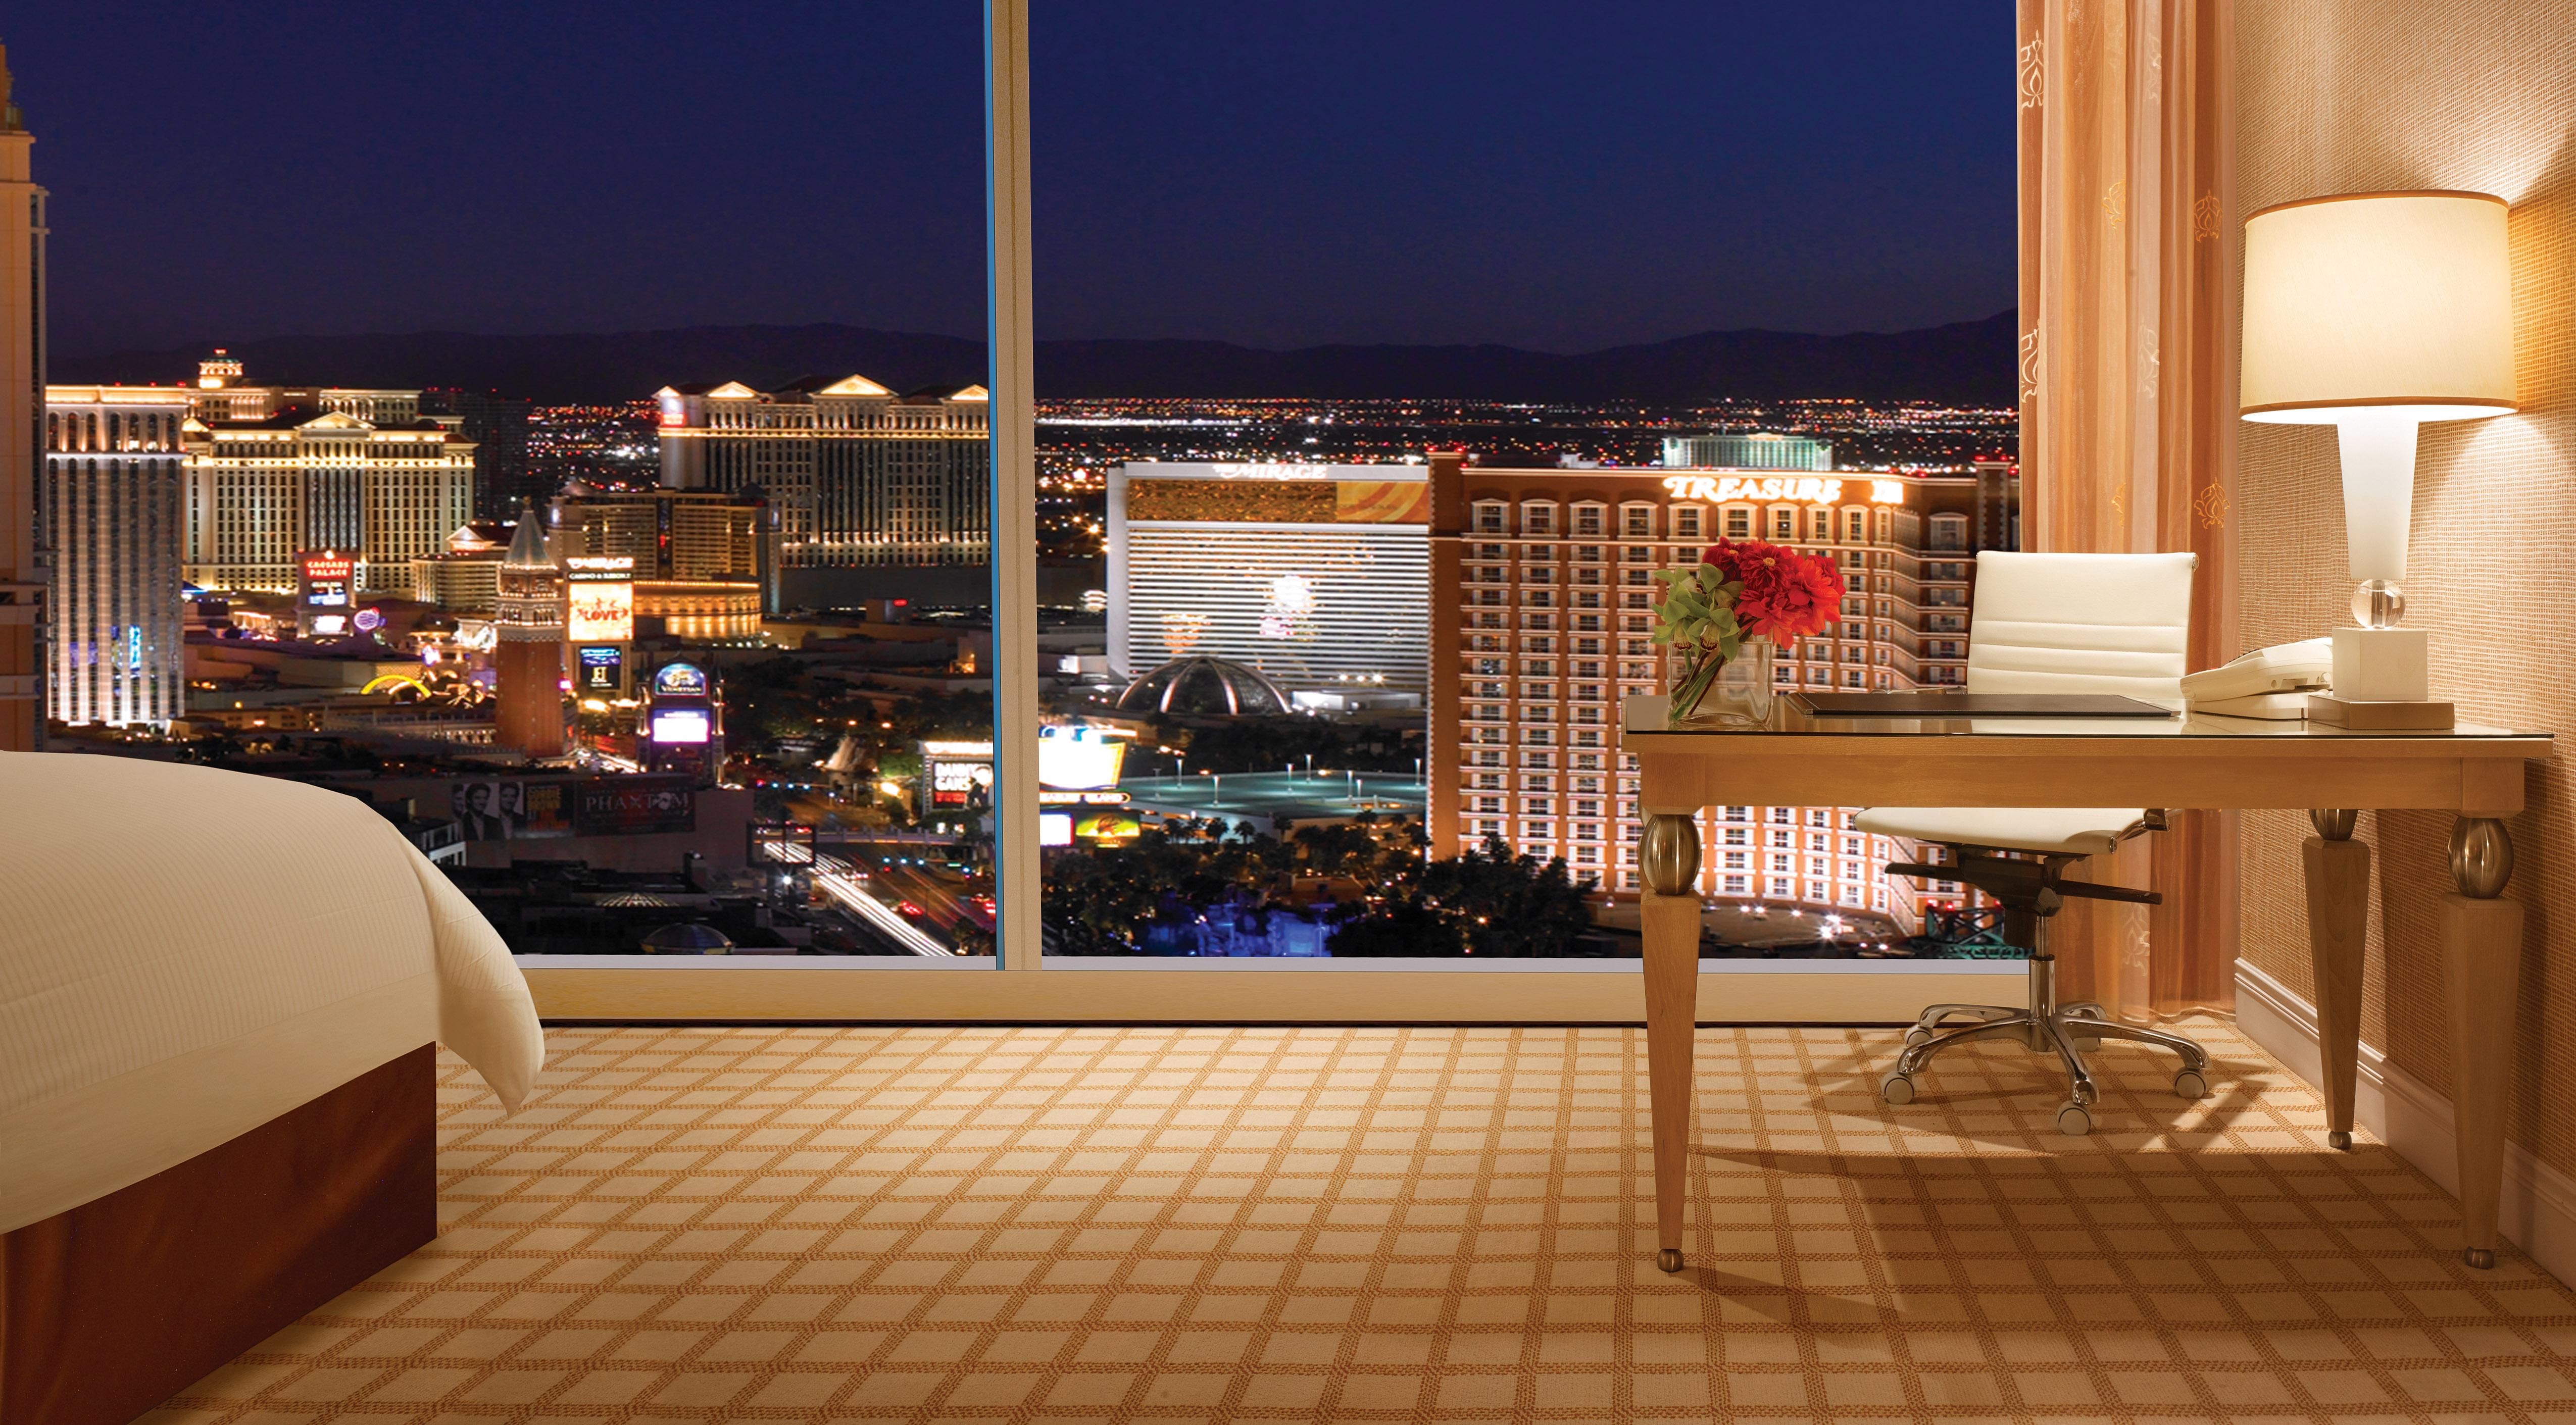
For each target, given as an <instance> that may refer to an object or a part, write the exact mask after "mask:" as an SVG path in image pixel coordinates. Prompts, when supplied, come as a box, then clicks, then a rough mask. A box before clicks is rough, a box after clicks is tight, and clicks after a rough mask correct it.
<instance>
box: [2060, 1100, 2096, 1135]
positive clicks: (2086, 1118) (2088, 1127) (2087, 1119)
mask: <svg viewBox="0 0 2576 1425" xmlns="http://www.w3.org/2000/svg"><path fill="white" fill-rule="evenodd" d="M2057 1131H2058V1132H2060V1133H2063V1134H2065V1135H2066V1136H2067V1137H2069V1138H2081V1137H2083V1136H2084V1135H2085V1134H2087V1133H2090V1132H2092V1131H2093V1115H2092V1114H2091V1113H2090V1112H2088V1111H2087V1110H2086V1109H2085V1107H2084V1105H2082V1104H2080V1103H2070V1104H2068V1105H2067V1106H2066V1107H2064V1108H2061V1109H2059V1110H2058V1111H2057Z"/></svg>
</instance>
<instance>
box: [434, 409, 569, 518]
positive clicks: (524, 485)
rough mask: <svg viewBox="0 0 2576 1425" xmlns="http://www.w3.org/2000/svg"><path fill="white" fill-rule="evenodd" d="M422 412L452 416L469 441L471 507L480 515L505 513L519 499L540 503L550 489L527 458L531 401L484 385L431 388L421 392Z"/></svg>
mask: <svg viewBox="0 0 2576 1425" xmlns="http://www.w3.org/2000/svg"><path fill="white" fill-rule="evenodd" d="M420 411H421V414H422V415H426V416H454V417H456V419H457V422H458V428H459V429H460V431H461V432H462V433H463V434H464V436H465V438H466V439H467V440H469V441H472V442H473V443H474V513H475V514H476V515H477V516H479V517H481V518H484V519H493V518H506V517H508V516H509V515H510V514H511V513H512V512H513V511H515V510H517V509H518V508H519V506H520V505H522V504H524V503H526V502H528V501H531V500H534V501H538V502H540V503H542V502H543V501H544V500H545V498H546V496H547V495H549V494H551V493H553V492H552V491H549V490H546V489H542V488H540V486H541V485H542V484H543V477H541V476H539V475H537V474H536V473H535V471H534V469H533V468H532V466H531V464H530V461H529V459H528V435H529V418H530V417H531V416H532V415H534V414H535V411H536V404H535V403H534V402H532V401H521V400H514V399H512V398H511V397H508V396H495V395H493V394H491V393H490V392H488V391H457V390H430V391H423V392H421V393H420Z"/></svg>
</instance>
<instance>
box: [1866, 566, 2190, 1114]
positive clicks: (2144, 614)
mask: <svg viewBox="0 0 2576 1425" xmlns="http://www.w3.org/2000/svg"><path fill="white" fill-rule="evenodd" d="M2199 562H2200V560H2199V556H2197V555H2192V554H2004V553H1986V554H1980V555H1978V556H1977V597H1976V604H1975V608H1974V611H1973V612H1972V613H1971V614H1970V615H1969V633H1968V685H1967V691H1969V692H1971V693H2124V694H2127V695H2128V696H2130V697H2135V698H2147V699H2164V700H2178V699H2179V698H2180V697H2181V696H2182V686H2181V684H2182V675H2183V672H2184V666H2183V665H2184V658H2185V656H2186V640H2187V639H2188V637H2189V635H2190V630H2191V575H2192V569H2193V567H2194V566H2195V565H2197V564H2198V563H2199ZM1859 827H1860V829H1861V830H1863V831H1867V832H1872V833H1875V834H1877V835H1880V836H1901V837H1905V838H1907V839H1909V840H1912V841H1915V842H1919V843H1924V844H1929V845H1937V846H1946V847H1948V848H1949V849H1950V852H1951V859H1952V861H1953V862H1954V863H1955V864H1952V865H1945V866H1932V865H1911V864H1898V865H1891V866H1889V867H1888V868H1887V869H1888V870H1890V871H1893V872H1895V873H1897V874H1899V875H1905V876H1914V877H1921V878H1930V879H1937V880H1945V881H1964V882H1966V883H1967V884H1969V885H1972V886H1975V887H1976V888H1978V889H1979V890H1982V891H1984V892H1986V893H1987V894H1988V895H1991V896H1993V897H1994V898H1995V899H1996V900H1997V901H1999V902H2001V903H2002V905H2003V912H2004V931H2005V938H2006V939H2007V940H2008V941H2010V942H2011V943H2012V944H2014V945H2018V946H2021V947H2023V948H2025V949H2027V950H2028V951H2029V952H2030V1004H2029V1006H2028V1007H2027V1008H2021V1009H2015V1008H2010V1007H2007V1006H2003V1005H1977V1004H1936V1005H1933V1006H1932V1007H1931V1008H1929V1009H1926V1010H1925V1011H1923V1017H1922V1019H1921V1020H1919V1021H1917V1022H1916V1024H1915V1026H1914V1028H1912V1029H1911V1030H1908V1031H1907V1032H1906V1035H1905V1052H1904V1054H1903V1055H1902V1056H1901V1057H1899V1058H1898V1059H1897V1061H1896V1067H1895V1069H1894V1070H1892V1071H1891V1072H1890V1073H1889V1074H1888V1076H1887V1077H1886V1078H1885V1079H1884V1080H1883V1081H1881V1082H1880V1084H1879V1092H1880V1094H1881V1095H1882V1096H1883V1097H1885V1098H1886V1100H1887V1101H1888V1102H1889V1103H1910V1102H1912V1101H1913V1099H1914V1075H1915V1074H1916V1073H1917V1072H1918V1071H1920V1070H1921V1069H1922V1068H1923V1066H1924V1065H1925V1064H1926V1063H1927V1062H1929V1061H1930V1060H1931V1058H1932V1056H1933V1055H1935V1054H1938V1053H1940V1052H1941V1051H1942V1050H1944V1049H1947V1048H1949V1047H1950V1046H1951V1045H1953V1044H1960V1043H1965V1042H1967V1041H1969V1040H1972V1039H2006V1038H2009V1039H2018V1040H2020V1041H2022V1042H2023V1043H2025V1044H2027V1045H2029V1046H2030V1048H2031V1050H2032V1052H2034V1053H2040V1054H2047V1053H2052V1052H2053V1053H2055V1054H2056V1055H2057V1056H2058V1057H2059V1059H2061V1060H2062V1061H2063V1062H2064V1063H2065V1066H2066V1073H2067V1077H2068V1078H2069V1080H2071V1083H2072V1086H2071V1091H2070V1092H2069V1094H2068V1096H2067V1102H2066V1106H2065V1107H2063V1108H2061V1109H2059V1110H2058V1111H2057V1127H2058V1129H2059V1131H2060V1132H2063V1133H2067V1134H2070V1135H2077V1136H2080V1135H2082V1134H2085V1133H2089V1132H2091V1131H2092V1129H2093V1114H2092V1108H2093V1102H2094V1097H2095V1095H2094V1089H2093V1079H2092V1076H2091V1075H2089V1074H2088V1073H2086V1072H2085V1068H2084V1054H2085V1053H2086V1052H2089V1051H2091V1050H2095V1049H2099V1048H2100V1047H2101V1041H2103V1040H2105V1039H2127V1040H2134V1041H2136V1042H2138V1043H2141V1044H2152V1045H2155V1046H2157V1047H2159V1048H2164V1049H2170V1050H2172V1051H2173V1052H2174V1053H2176V1054H2179V1055H2181V1056H2182V1069H2181V1072H2179V1073H2177V1074H2176V1075H2175V1076H2174V1092H2175V1093H2178V1094H2180V1095H2182V1096H2183V1097H2184V1098H2199V1097H2200V1096H2201V1095H2203V1094H2205V1093H2207V1092H2208V1091H2209V1083H2208V1080H2207V1078H2206V1077H2204V1075H2205V1071H2206V1070H2207V1069H2208V1067H2209V1056H2208V1055H2207V1054H2206V1053H2204V1052H2202V1050H2201V1047H2200V1046H2199V1045H2197V1044H2194V1043H2193V1042H2191V1041H2190V1040H2188V1039H2185V1038H2183V1037H2182V1036H2181V1035H2178V1034H2167V1033H2164V1032H2163V1031H2161V1030H2155V1029H2140V1028H2137V1027H2135V1026H2132V1025H2126V1024H2116V1023H2112V1022H2110V1020H2109V1018H2108V1017H2107V1016H2106V1015H2105V1014H2104V1013H2103V1010H2102V1006H2100V1005H2098V1004H2091V1003H2081V1004H2065V1005H2061V1004H2059V1003H2058V1002H2057V961H2056V958H2055V957H2054V956H2052V955H2051V954H2050V953H2049V949H2048V920H2049V917H2051V916H2053V915H2055V914H2056V913H2057V911H2058V909H2059V908H2060V907H2061V906H2062V905H2063V904H2064V903H2065V899H2066V898H2067V897H2069V896H2077V897H2083V898H2086V899H2091V900H2113V901H2126V902H2130V903H2133V904H2145V905H2153V904H2155V903H2157V901H2159V900H2160V899H2161V897H2158V896H2156V895H2153V894H2151V893H2149V892H2146V891H2135V890H2129V889H2127V888H2125V887H2120V886H2105V885H2097V884H2094V883H2093V882H2090V881H2073V880H2067V879H2065V878H2064V875H2063V873H2064V872H2065V871H2066V870H2068V869H2069V868H2071V867H2074V866H2076V865H2079V864H2081V863H2082V862H2083V861H2085V860H2086V859H2087V858H2090V857H2093V856H2098V855H2101V854H2102V853H2103V852H2106V851H2109V850H2110V849H2112V848H2113V847H2115V846H2117V845H2119V844H2120V843H2121V842H2123V841H2125V840H2127V839H2129V838H2130V837H2132V836H2138V835H2142V834H2144V833H2146V832H2149V831H2157V830H2161V829H2163V827H2164V813H2163V812H2161V811H2157V810H2153V809H2150V808H2144V807H1873V808H1871V809H1870V810H1868V811H1865V812H1862V813H1861V815H1860V819H1859ZM1952 1019H1969V1020H1974V1021H1976V1023H1974V1024H1972V1025H1969V1026H1968V1027H1966V1028H1963V1029H1953V1030H1951V1031H1949V1032H1948V1033H1943V1032H1942V1030H1941V1026H1942V1024H1943V1023H1944V1022H1945V1021H1948V1020H1952Z"/></svg>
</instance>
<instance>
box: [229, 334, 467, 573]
mask: <svg viewBox="0 0 2576 1425" xmlns="http://www.w3.org/2000/svg"><path fill="white" fill-rule="evenodd" d="M241 377H242V366H241V363H240V362H239V361H237V360H235V359H233V358H232V357H230V356H228V355H227V354H225V353H223V352H221V351H218V352H217V353H216V354H215V356H214V358H213V359H211V360H209V361H206V362H204V363H202V364H201V365H200V366H199V368H198V378H197V388H198V389H197V391H196V394H195V401H194V407H195V412H196V418H195V423H194V424H193V425H192V426H191V427H190V428H189V430H188V432H187V450H188V456H187V506H186V529H185V538H186V544H185V546H184V547H185V550H186V554H185V569H186V574H187V578H188V580H189V582H191V583H194V584H197V585H200V586H202V587H205V588H209V589H225V590H236V589H238V590H271V591H277V592H286V591H290V590H292V589H293V588H294V587H295V554H296V552H297V551H299V550H306V549H336V550H341V551H345V552H348V553H351V554H353V555H354V556H355V557H356V558H357V561H358V574H357V577H358V583H359V587H360V589H361V590H368V591H378V590H381V591H388V592H391V591H408V589H409V587H410V585H411V579H412V567H411V566H412V561H413V560H414V559H416V558H423V557H434V556H436V555H438V554H440V553H442V552H443V551H444V550H445V548H446V540H447V536H448V534H449V533H450V532H451V531H453V530H455V529H456V527H457V526H459V525H461V524H463V523H465V522H466V520H467V519H469V518H471V517H472V515H473V513H474V447H473V443H472V442H470V441H468V440H467V439H466V438H465V437H464V434H463V432H462V430H461V429H460V427H461V425H462V419H461V418H460V417H457V416H452V415H450V416H423V415H422V414H421V413H420V393H419V392H418V391H408V390H371V389H358V388H351V387H330V386H320V387H315V386H304V387H297V386H249V385H243V384H241Z"/></svg>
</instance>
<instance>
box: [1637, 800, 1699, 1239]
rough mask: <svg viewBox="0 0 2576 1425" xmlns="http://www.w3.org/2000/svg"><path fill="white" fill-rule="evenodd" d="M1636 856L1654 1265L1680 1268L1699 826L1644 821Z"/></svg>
mask: <svg viewBox="0 0 2576 1425" xmlns="http://www.w3.org/2000/svg"><path fill="white" fill-rule="evenodd" d="M1640 852H1641V854H1640V856H1639V858H1638V859H1639V860H1640V861H1641V862H1642V863H1643V865H1644V868H1645V875H1646V884H1647V885H1648V886H1649V887H1651V888H1652V889H1650V890H1649V891H1648V892H1647V894H1646V897H1645V901H1644V904H1643V905H1642V906H1640V907H1639V915H1640V924H1639V930H1640V931H1641V932H1642V934H1643V937H1644V940H1645V956H1646V967H1645V968H1646V1088H1647V1107H1648V1110H1649V1114H1650V1124H1651V1128H1650V1132H1651V1136H1652V1137H1653V1140H1654V1155H1655V1265H1656V1266H1658V1267H1660V1268H1662V1269H1663V1270H1665V1271H1668V1272H1677V1271H1680V1270H1681V1269H1682V1235H1683V1228H1684V1224H1685V1223H1686V1222H1688V1220H1689V1217H1690V1204H1689V1202H1688V1200H1687V1198H1686V1196H1685V1191H1686V1186H1685V1185H1686V1183H1687V1181H1688V1174H1687V1172H1686V1168H1687V1165H1688V1164H1689V1162H1690V1132H1691V1055H1692V1047H1693V1042H1694V1040H1695V1039H1696V1038H1697V1032H1696V1031H1697V1025H1698V1020H1699V933H1700V902H1699V895H1698V893H1697V890H1696V882H1697V880H1698V877H1699V828H1698V826H1697V825H1696V824H1695V823H1694V822H1693V820H1692V818H1690V817H1688V816H1672V815H1654V814H1649V815H1648V817H1647V818H1646V829H1645V836H1644V840H1643V842H1642V843H1641V846H1640Z"/></svg>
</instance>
